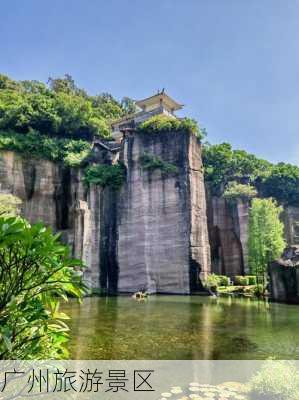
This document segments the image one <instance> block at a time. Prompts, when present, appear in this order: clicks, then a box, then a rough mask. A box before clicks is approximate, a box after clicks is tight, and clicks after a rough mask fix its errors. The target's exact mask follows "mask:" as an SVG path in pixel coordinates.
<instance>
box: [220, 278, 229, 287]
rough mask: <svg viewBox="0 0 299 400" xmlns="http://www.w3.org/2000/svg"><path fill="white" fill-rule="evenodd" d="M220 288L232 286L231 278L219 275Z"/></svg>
mask: <svg viewBox="0 0 299 400" xmlns="http://www.w3.org/2000/svg"><path fill="white" fill-rule="evenodd" d="M218 282H219V286H225V287H226V286H230V278H229V277H228V276H226V275H218Z"/></svg>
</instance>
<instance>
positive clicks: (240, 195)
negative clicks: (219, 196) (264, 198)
mask: <svg viewBox="0 0 299 400" xmlns="http://www.w3.org/2000/svg"><path fill="white" fill-rule="evenodd" d="M256 195H257V191H256V189H255V188H254V187H253V186H251V185H243V184H241V183H237V182H229V183H228V185H227V187H226V189H225V191H224V194H223V196H224V197H225V198H226V199H228V200H236V199H242V200H249V199H252V198H253V197H256Z"/></svg>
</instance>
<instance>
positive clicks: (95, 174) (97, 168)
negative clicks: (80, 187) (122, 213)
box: [84, 163, 126, 190]
mask: <svg viewBox="0 0 299 400" xmlns="http://www.w3.org/2000/svg"><path fill="white" fill-rule="evenodd" d="M125 174H126V170H125V166H124V165H123V164H121V163H118V164H114V165H107V164H96V165H91V166H89V167H87V168H86V169H85V176H84V181H85V183H87V184H93V185H100V186H102V187H103V188H104V187H106V186H109V187H111V188H112V189H113V190H118V189H119V188H120V187H121V185H122V184H123V182H124V180H125Z"/></svg>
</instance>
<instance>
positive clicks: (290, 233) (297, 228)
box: [282, 206, 299, 245]
mask: <svg viewBox="0 0 299 400" xmlns="http://www.w3.org/2000/svg"><path fill="white" fill-rule="evenodd" d="M282 217H283V222H284V226H285V235H286V240H287V242H288V243H289V244H291V245H299V207H293V206H287V207H285V208H284V211H283V215H282Z"/></svg>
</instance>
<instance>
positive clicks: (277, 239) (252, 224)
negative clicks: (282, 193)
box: [248, 198, 285, 276]
mask: <svg viewBox="0 0 299 400" xmlns="http://www.w3.org/2000/svg"><path fill="white" fill-rule="evenodd" d="M281 212H282V207H280V206H278V205H277V203H276V201H275V200H273V199H271V198H270V199H253V201H252V206H251V208H250V210H249V238H248V252H249V265H250V268H251V272H252V274H255V275H256V276H264V275H265V273H266V271H267V266H268V263H269V262H270V261H273V260H275V259H276V258H278V257H279V256H280V255H281V253H282V251H283V249H284V247H285V240H284V227H283V223H282V222H281V221H280V219H279V216H280V214H281Z"/></svg>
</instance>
